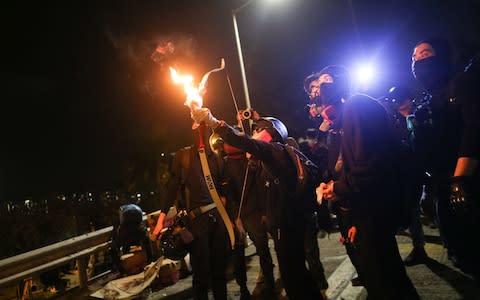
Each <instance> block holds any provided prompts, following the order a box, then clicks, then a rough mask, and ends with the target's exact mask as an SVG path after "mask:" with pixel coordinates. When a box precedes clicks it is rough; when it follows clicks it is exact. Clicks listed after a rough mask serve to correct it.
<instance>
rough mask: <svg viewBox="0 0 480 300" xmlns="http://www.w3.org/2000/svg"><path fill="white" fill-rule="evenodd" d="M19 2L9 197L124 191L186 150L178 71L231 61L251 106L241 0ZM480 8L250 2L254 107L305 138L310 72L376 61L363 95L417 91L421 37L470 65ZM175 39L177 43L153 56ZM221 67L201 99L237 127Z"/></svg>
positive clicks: (6, 89) (7, 72)
mask: <svg viewBox="0 0 480 300" xmlns="http://www.w3.org/2000/svg"><path fill="white" fill-rule="evenodd" d="M266 2H270V3H266ZM12 3H13V2H11V3H10V4H8V5H6V4H3V5H2V6H3V7H2V10H1V18H0V20H1V21H0V22H1V26H0V28H1V29H0V30H1V38H2V46H1V50H0V51H1V52H0V53H1V58H2V68H1V73H0V74H1V82H2V89H1V93H2V97H1V99H2V106H1V109H0V112H1V118H0V119H1V124H0V125H1V127H0V128H1V139H2V142H1V146H0V149H1V150H0V157H1V158H0V159H1V160H0V201H2V202H3V201H7V200H8V201H11V200H15V199H21V198H22V197H31V196H43V195H48V194H52V193H60V192H73V191H90V190H92V191H95V190H96V191H101V190H105V189H111V188H115V187H121V186H123V185H125V184H128V181H129V180H134V179H132V178H135V177H136V176H137V177H138V176H143V175H142V174H145V170H149V169H151V168H156V166H155V165H156V164H158V163H159V162H161V161H162V158H164V157H168V155H169V153H170V152H172V151H174V150H176V149H177V148H179V147H181V146H185V145H188V144H190V143H191V140H192V136H191V130H190V126H191V121H190V118H189V111H188V108H186V107H185V106H183V104H182V103H183V93H182V91H181V89H180V88H179V87H178V86H174V85H173V84H172V83H171V80H170V75H169V71H168V66H175V67H176V68H178V69H179V71H181V72H190V73H192V74H194V75H195V78H196V79H197V80H199V78H201V75H202V74H203V73H205V72H206V71H208V70H209V69H212V68H214V67H216V66H218V65H219V62H220V58H225V61H226V64H227V73H228V75H229V76H230V79H231V82H232V85H233V90H234V95H235V97H236V99H237V101H238V103H239V106H240V108H244V106H245V105H244V96H243V90H242V85H241V78H240V71H239V65H238V57H237V52H236V51H237V50H236V46H235V39H234V32H233V26H232V19H231V14H230V10H231V9H232V8H233V7H239V6H241V5H242V4H243V3H245V1H240V0H228V1H227V0H211V1H200V0H191V1H187V0H171V1H168V0H164V1H153V0H149V1H145V0H137V1H134V0H123V1H122V0H98V1H59V2H51V1H30V2H29V1H22V2H16V3H15V4H12ZM479 16H480V4H479V1H461V0H456V1H440V0H418V1H410V0H406V1H388V0H378V1H372V0H370V1H364V0H362V1H355V0H349V1H347V0H283V1H263V0H254V1H253V2H252V3H251V4H250V5H249V6H248V7H246V8H245V9H243V10H242V11H241V12H239V13H238V14H237V20H238V25H239V31H240V36H241V42H242V48H243V54H244V60H245V64H246V72H247V79H248V84H249V90H250V97H251V102H252V106H253V107H254V108H255V109H256V110H258V111H259V112H260V113H261V114H263V115H273V116H277V117H278V118H280V119H281V120H283V121H284V122H285V123H286V125H287V127H288V128H289V130H290V134H291V135H292V136H295V137H299V136H301V135H302V134H303V132H304V129H305V128H306V127H308V126H311V124H310V123H309V121H308V120H307V118H306V115H305V113H304V110H303V107H304V105H305V103H306V96H305V94H304V92H303V86H302V82H303V79H304V77H305V76H306V75H308V74H310V73H311V72H313V71H315V70H319V69H321V68H322V67H323V66H325V65H328V64H343V65H345V66H347V67H349V68H353V67H354V66H355V65H356V64H357V63H358V62H361V61H369V62H372V63H374V64H375V65H376V66H377V75H376V77H375V78H376V80H375V81H374V83H373V84H372V85H370V86H367V87H366V88H365V89H363V90H362V91H364V92H367V93H369V94H371V95H372V96H374V97H380V96H382V95H383V94H384V93H385V92H386V91H387V90H388V88H389V87H391V86H392V85H395V84H398V83H399V82H401V83H404V84H408V85H412V86H413V87H415V88H416V86H415V85H414V82H413V80H412V78H411V74H410V56H411V52H412V48H413V46H414V45H415V43H416V42H417V41H419V40H421V39H423V38H425V37H430V36H445V37H449V38H451V39H452V41H454V42H455V43H456V45H458V46H461V48H462V52H459V55H458V58H459V60H460V61H465V60H466V58H467V57H468V56H469V55H471V54H472V53H474V52H475V51H477V50H478V47H477V46H478V44H479V36H480V35H479V32H478V31H479V30H478V28H480V26H479V25H480V24H479V20H478V19H479ZM167 42H171V44H173V45H174V46H175V47H174V51H172V52H168V53H166V54H162V55H160V56H158V55H157V57H156V58H155V59H152V58H151V55H152V53H153V52H154V51H155V49H156V47H157V46H159V45H165V43H167ZM225 74H226V73H225V72H222V73H215V74H213V75H212V76H211V77H210V81H209V89H208V93H207V95H206V96H205V99H204V100H205V106H207V107H209V108H211V110H212V111H213V113H214V114H215V115H216V116H217V117H218V118H222V119H225V120H227V121H228V122H230V123H233V121H234V116H235V110H234V106H233V101H232V96H231V95H230V91H229V89H228V85H227V80H226V76H225ZM162 153H164V155H163V156H162ZM147 173H148V172H147ZM138 174H140V175H138Z"/></svg>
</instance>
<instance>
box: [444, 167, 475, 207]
mask: <svg viewBox="0 0 480 300" xmlns="http://www.w3.org/2000/svg"><path fill="white" fill-rule="evenodd" d="M477 184H478V183H477ZM476 190H477V188H476V187H475V183H474V180H473V177H470V176H454V177H452V178H450V198H449V200H450V205H451V208H452V211H453V213H454V214H456V215H457V216H472V215H475V214H476V213H478V212H477V211H476V210H477V207H476V206H477V204H476V203H475V201H477V200H476V199H475V198H474V197H476V196H478V193H477V192H476Z"/></svg>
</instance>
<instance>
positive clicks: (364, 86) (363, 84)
mask: <svg viewBox="0 0 480 300" xmlns="http://www.w3.org/2000/svg"><path fill="white" fill-rule="evenodd" d="M376 75H377V74H376V70H375V67H374V65H373V64H359V65H357V66H356V67H355V68H354V70H353V78H352V79H353V86H354V89H357V90H359V91H365V90H368V89H369V88H370V87H371V86H370V85H371V84H372V83H373V81H374V80H375V77H376Z"/></svg>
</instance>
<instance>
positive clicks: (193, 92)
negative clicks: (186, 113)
mask: <svg viewBox="0 0 480 300" xmlns="http://www.w3.org/2000/svg"><path fill="white" fill-rule="evenodd" d="M170 75H171V76H172V80H173V82H174V83H175V84H182V85H183V90H184V92H185V95H186V96H187V97H186V99H185V103H184V104H185V105H186V106H188V107H190V108H192V107H193V106H195V107H197V108H201V107H202V105H203V97H202V96H201V91H200V89H199V88H198V87H196V86H194V84H193V77H192V75H188V74H185V75H180V74H178V73H177V70H175V69H174V68H172V67H170Z"/></svg>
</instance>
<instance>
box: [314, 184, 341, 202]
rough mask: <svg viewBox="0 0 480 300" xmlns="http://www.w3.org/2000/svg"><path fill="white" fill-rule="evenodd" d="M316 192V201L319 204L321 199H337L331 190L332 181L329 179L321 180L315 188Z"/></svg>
mask: <svg viewBox="0 0 480 300" xmlns="http://www.w3.org/2000/svg"><path fill="white" fill-rule="evenodd" d="M316 193H317V203H318V204H319V205H321V204H322V202H323V200H324V199H325V200H327V201H335V200H337V197H336V195H335V193H334V192H333V181H332V180H330V181H329V182H327V183H325V182H322V183H320V185H319V186H318V187H317V189H316Z"/></svg>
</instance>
